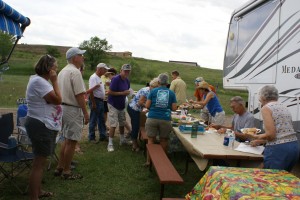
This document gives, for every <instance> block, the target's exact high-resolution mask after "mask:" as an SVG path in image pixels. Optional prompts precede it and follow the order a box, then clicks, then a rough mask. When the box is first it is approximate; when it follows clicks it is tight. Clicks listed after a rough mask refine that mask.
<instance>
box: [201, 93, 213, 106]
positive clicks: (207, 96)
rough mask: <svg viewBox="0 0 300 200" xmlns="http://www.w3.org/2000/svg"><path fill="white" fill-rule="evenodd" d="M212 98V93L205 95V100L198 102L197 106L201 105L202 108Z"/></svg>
mask: <svg viewBox="0 0 300 200" xmlns="http://www.w3.org/2000/svg"><path fill="white" fill-rule="evenodd" d="M213 97H214V93H212V92H209V93H207V95H206V98H205V99H204V100H203V101H200V102H198V104H200V105H202V106H203V107H204V106H206V104H207V103H208V102H209V101H210V99H212V98H213Z"/></svg>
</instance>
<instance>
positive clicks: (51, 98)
mask: <svg viewBox="0 0 300 200" xmlns="http://www.w3.org/2000/svg"><path fill="white" fill-rule="evenodd" d="M49 73H50V81H51V83H52V86H53V90H52V91H50V92H49V93H48V94H46V95H45V96H44V97H43V98H44V99H45V100H46V101H47V102H48V103H51V104H54V105H60V104H61V103H62V97H61V93H60V90H59V88H58V83H57V74H56V71H54V70H50V72H49Z"/></svg>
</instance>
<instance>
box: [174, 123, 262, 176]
mask: <svg viewBox="0 0 300 200" xmlns="http://www.w3.org/2000/svg"><path fill="white" fill-rule="evenodd" d="M173 130H174V133H175V134H176V136H177V137H178V139H179V140H180V141H181V143H182V144H183V146H184V147H185V149H186V150H187V152H188V153H189V154H190V156H191V158H192V159H193V160H194V161H195V163H196V164H197V166H198V168H199V169H200V170H201V171H204V170H205V169H206V168H207V166H208V163H209V160H213V159H224V160H235V161H237V162H240V161H241V160H243V161H250V162H252V161H259V162H261V161H262V160H263V156H262V155H258V154H252V153H246V152H240V151H236V150H234V149H231V148H229V147H227V146H224V145H223V140H224V135H220V134H218V133H215V132H214V133H206V132H205V133H204V134H203V135H198V137H197V138H191V135H190V134H187V133H182V132H180V130H179V128H178V127H174V128H173ZM238 145H239V142H237V141H235V143H234V148H236V147H237V146H238ZM256 164H257V162H256ZM257 165H258V164H257Z"/></svg>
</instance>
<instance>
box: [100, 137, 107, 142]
mask: <svg viewBox="0 0 300 200" xmlns="http://www.w3.org/2000/svg"><path fill="white" fill-rule="evenodd" d="M99 141H101V142H103V141H108V139H107V137H105V138H100V139H99Z"/></svg>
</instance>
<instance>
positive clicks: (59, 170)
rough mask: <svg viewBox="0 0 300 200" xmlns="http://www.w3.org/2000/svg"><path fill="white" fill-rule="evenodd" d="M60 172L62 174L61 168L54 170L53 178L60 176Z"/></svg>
mask: <svg viewBox="0 0 300 200" xmlns="http://www.w3.org/2000/svg"><path fill="white" fill-rule="evenodd" d="M62 172H63V168H56V169H55V170H54V176H61V174H62Z"/></svg>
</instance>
